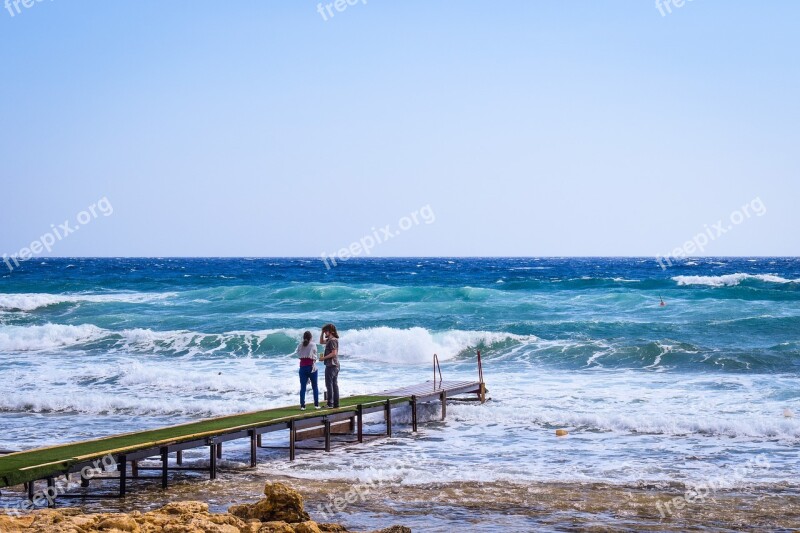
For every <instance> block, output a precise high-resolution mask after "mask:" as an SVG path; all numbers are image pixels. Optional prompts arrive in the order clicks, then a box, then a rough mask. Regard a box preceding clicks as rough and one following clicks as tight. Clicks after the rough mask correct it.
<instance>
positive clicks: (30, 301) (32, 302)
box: [0, 292, 177, 311]
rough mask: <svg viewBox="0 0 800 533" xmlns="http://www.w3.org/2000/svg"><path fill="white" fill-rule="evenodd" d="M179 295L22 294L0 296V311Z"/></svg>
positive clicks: (127, 301) (143, 299)
mask: <svg viewBox="0 0 800 533" xmlns="http://www.w3.org/2000/svg"><path fill="white" fill-rule="evenodd" d="M176 294H177V293H174V292H164V293H145V292H130V293H127V292H122V293H108V294H81V293H77V294H50V293H21V294H0V309H7V310H11V311H33V310H35V309H40V308H42V307H48V306H51V305H57V304H62V303H81V302H90V303H115V302H117V303H146V302H152V301H155V300H162V299H165V298H170V297H172V296H175V295H176Z"/></svg>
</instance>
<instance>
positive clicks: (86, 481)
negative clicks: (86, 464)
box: [81, 476, 89, 489]
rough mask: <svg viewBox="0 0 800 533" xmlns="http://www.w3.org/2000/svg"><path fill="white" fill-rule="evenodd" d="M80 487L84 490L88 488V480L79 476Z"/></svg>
mask: <svg viewBox="0 0 800 533" xmlns="http://www.w3.org/2000/svg"><path fill="white" fill-rule="evenodd" d="M81 487H83V488H84V489H86V488H89V478H88V477H83V476H81Z"/></svg>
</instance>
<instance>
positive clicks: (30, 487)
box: [27, 481, 35, 502]
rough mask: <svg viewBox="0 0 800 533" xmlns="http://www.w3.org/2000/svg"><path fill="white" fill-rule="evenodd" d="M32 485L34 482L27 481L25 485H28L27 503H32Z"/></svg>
mask: <svg viewBox="0 0 800 533" xmlns="http://www.w3.org/2000/svg"><path fill="white" fill-rule="evenodd" d="M34 484H35V482H34V481H28V483H27V485H28V486H27V488H28V501H29V502H32V501H33V489H34Z"/></svg>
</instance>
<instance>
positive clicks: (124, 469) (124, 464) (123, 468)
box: [117, 455, 128, 498]
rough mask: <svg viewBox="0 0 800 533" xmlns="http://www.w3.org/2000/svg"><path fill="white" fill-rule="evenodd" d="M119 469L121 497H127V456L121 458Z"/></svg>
mask: <svg viewBox="0 0 800 533" xmlns="http://www.w3.org/2000/svg"><path fill="white" fill-rule="evenodd" d="M117 468H119V469H120V470H119V497H120V498H124V497H125V481H126V478H127V477H128V458H127V457H126V456H124V455H123V456H121V457H120V458H119V463H118V464H117Z"/></svg>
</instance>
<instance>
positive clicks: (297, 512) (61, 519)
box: [0, 483, 411, 533]
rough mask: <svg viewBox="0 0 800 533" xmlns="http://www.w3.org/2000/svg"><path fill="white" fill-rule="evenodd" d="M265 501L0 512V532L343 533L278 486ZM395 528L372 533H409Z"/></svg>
mask: <svg viewBox="0 0 800 533" xmlns="http://www.w3.org/2000/svg"><path fill="white" fill-rule="evenodd" d="M264 495H265V498H262V499H261V500H260V501H258V502H256V503H254V504H245V505H234V506H233V507H231V508H230V512H229V513H210V512H209V511H208V504H207V503H203V502H194V501H186V502H173V503H169V504H167V505H165V506H163V507H162V508H160V509H157V510H155V511H148V512H146V513H142V512H139V511H133V512H131V513H128V514H125V513H100V514H83V513H82V512H81V511H80V509H70V508H64V509H40V510H36V511H33V512H32V513H31V514H29V515H26V516H9V515H4V514H0V532H2V533H6V532H8V533H96V532H99V533H347V528H345V527H344V526H342V525H339V524H317V523H316V522H314V521H312V520H310V518H309V516H308V513H306V512H305V510H304V509H303V497H302V496H301V495H300V493H299V492H297V491H296V490H294V489H292V488H290V487H288V486H286V485H284V484H282V483H267V485H266V486H265V487H264ZM410 532H411V530H410V529H408V528H406V527H401V526H394V527H391V528H388V529H382V530H380V531H378V532H374V533H410Z"/></svg>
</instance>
